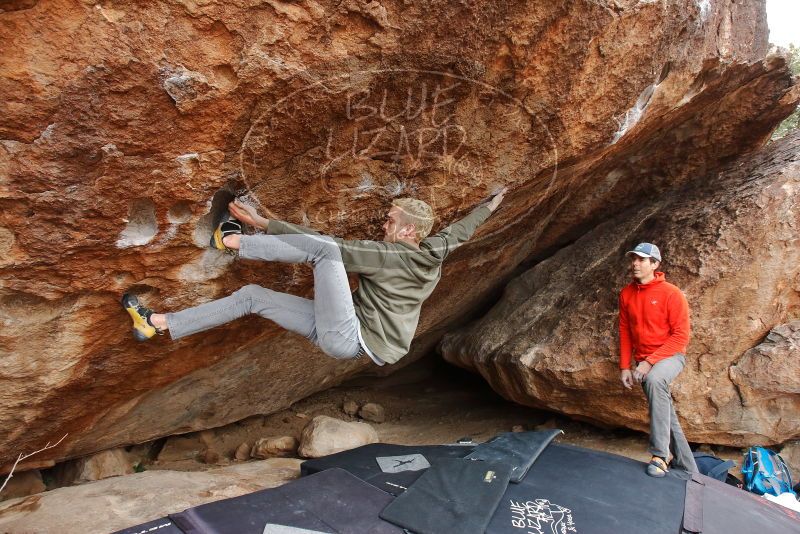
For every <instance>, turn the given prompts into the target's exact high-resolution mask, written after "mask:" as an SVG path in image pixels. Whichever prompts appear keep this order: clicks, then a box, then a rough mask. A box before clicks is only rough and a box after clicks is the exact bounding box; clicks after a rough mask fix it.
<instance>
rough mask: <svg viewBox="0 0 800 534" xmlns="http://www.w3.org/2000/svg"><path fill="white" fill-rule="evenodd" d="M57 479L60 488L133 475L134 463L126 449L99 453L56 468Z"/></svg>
mask: <svg viewBox="0 0 800 534" xmlns="http://www.w3.org/2000/svg"><path fill="white" fill-rule="evenodd" d="M54 473H55V479H56V482H57V483H58V485H60V486H71V485H73V484H79V483H83V482H91V481H94V480H102V479H104V478H109V477H116V476H121V475H129V474H131V473H133V462H132V461H131V458H130V457H129V456H128V454H127V453H126V452H125V450H124V449H113V450H109V451H103V452H98V453H97V454H92V455H90V456H87V457H84V458H78V459H77V460H70V461H67V462H64V463H62V464H59V465H58V466H56V468H55V470H54Z"/></svg>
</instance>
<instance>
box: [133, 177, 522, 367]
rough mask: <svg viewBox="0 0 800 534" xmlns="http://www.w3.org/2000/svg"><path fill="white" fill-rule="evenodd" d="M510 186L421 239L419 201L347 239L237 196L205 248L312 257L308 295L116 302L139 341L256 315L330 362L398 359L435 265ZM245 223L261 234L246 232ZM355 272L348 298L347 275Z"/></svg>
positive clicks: (425, 208) (256, 293) (402, 204)
mask: <svg viewBox="0 0 800 534" xmlns="http://www.w3.org/2000/svg"><path fill="white" fill-rule="evenodd" d="M506 192H507V189H503V190H502V191H500V192H498V193H497V194H495V195H494V196H493V197H492V199H491V200H490V201H489V202H487V203H486V204H484V205H482V206H480V207H478V208H477V209H475V210H474V211H472V212H471V213H470V214H469V215H467V216H466V217H464V218H463V219H461V220H460V221H458V222H455V223H453V224H451V225H450V226H448V227H447V228H445V229H443V230H442V231H440V232H439V233H437V234H434V235H432V236H428V234H429V233H430V231H431V228H432V227H433V220H434V214H433V210H432V209H431V207H430V206H429V205H428V204H426V203H425V202H423V201H421V200H417V199H413V198H401V199H397V200H395V201H394V202H392V206H391V208H390V209H389V211H388V213H387V215H386V222H385V223H384V225H383V230H384V233H385V234H384V238H383V241H369V240H344V239H340V238H335V237H329V236H325V235H321V234H319V233H318V232H316V231H314V230H312V229H310V228H305V227H303V226H299V225H296V224H291V223H287V222H283V221H279V220H274V219H266V218H264V217H262V216H261V215H259V214H258V212H257V210H256V209H255V208H253V207H252V206H248V205H246V204H244V203H241V202H240V201H238V200H237V201H234V202H231V203H230V204H229V205H228V208H229V213H230V217H228V218H227V220H224V221H223V222H222V223H221V224H220V225H219V226H218V227H217V229H216V230H215V232H214V234H213V236H212V238H211V246H212V247H213V248H216V249H220V250H226V251H232V252H233V253H237V254H238V255H239V257H240V258H242V259H250V260H261V261H278V262H284V263H311V264H312V265H313V269H314V299H313V300H309V299H305V298H301V297H297V296H294V295H289V294H286V293H279V292H277V291H272V290H270V289H267V288H264V287H260V286H257V285H252V284H251V285H247V286H244V287H243V288H241V289H239V290H238V291H235V292H234V293H232V294H231V295H229V296H227V297H224V298H221V299H218V300H214V301H211V302H207V303H205V304H201V305H199V306H195V307H193V308H188V309H185V310H182V311H178V312H173V313H154V312H153V311H152V310H151V309H149V308H146V307H145V306H144V305H142V304H141V303H139V301H138V299H137V297H136V296H135V295H132V294H129V293H126V294H125V295H123V297H122V305H123V307H124V308H125V309H126V310H127V311H128V313H129V314H130V315H131V317H132V319H133V334H134V337H135V338H136V339H137V340H139V341H145V340H147V339H150V338H151V337H153V336H154V335H155V334H157V333H164V332H166V331H169V333H170V336H171V337H172V339H179V338H182V337H184V336H188V335H190V334H194V333H197V332H202V331H204V330H208V329H210V328H214V327H216V326H219V325H222V324H225V323H229V322H231V321H233V320H235V319H238V318H240V317H243V316H245V315H247V314H251V313H253V314H258V315H260V316H262V317H264V318H266V319H270V320H272V321H274V322H275V323H277V324H278V325H280V326H282V327H283V328H285V329H287V330H291V331H292V332H296V333H298V334H300V335H302V336H304V337H306V338H308V339H309V340H310V341H311V342H312V343H314V344H316V345H317V346H318V347H319V348H320V349H322V351H323V352H325V353H326V354H328V355H329V356H332V357H333V358H337V359H350V358H359V357H361V356H363V355H366V356H368V357H369V358H370V359H372V360H373V361H374V362H375V363H376V364H378V365H383V364H384V363H395V362H397V361H398V360H399V359H400V358H402V357H403V356H405V355H406V354H407V353H408V350H409V347H410V345H411V340H412V338H413V337H414V332H415V331H416V328H417V323H418V321H419V315H420V309H421V307H422V303H423V302H424V301H425V299H427V298H428V296H429V295H430V294H431V292H433V289H434V288H435V287H436V285H437V283H438V282H439V279H440V278H441V273H442V262H443V261H444V259H445V258H446V257H447V255H448V254H450V253H451V252H452V251H453V250H455V248H456V247H458V246H459V245H460V244H461V243H463V242H465V241H467V240H468V239H469V238H470V237H472V234H473V233H474V232H475V230H476V229H477V228H478V226H479V225H481V224H482V223H483V222H484V221H485V220H486V219H487V218H488V217H489V215H490V214H491V213H492V212H494V211H495V210H496V209H497V207H498V206H499V205H500V203H501V202H502V201H503V197H504V195H505V194H506ZM242 223H244V224H247V225H249V226H252V227H254V228H260V229H263V230H265V231H266V234H258V235H244V234H242ZM348 272H352V273H358V274H359V284H358V289H356V290H355V292H353V293H352V294H351V292H350V286H349V284H348V280H347V273H348Z"/></svg>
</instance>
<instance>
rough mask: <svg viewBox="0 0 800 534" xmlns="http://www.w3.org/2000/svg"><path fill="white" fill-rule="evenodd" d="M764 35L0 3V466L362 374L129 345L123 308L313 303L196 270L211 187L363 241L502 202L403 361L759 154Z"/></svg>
mask: <svg viewBox="0 0 800 534" xmlns="http://www.w3.org/2000/svg"><path fill="white" fill-rule="evenodd" d="M766 35H767V30H766V23H765V12H764V4H763V2H761V1H755V2H749V3H745V4H743V3H741V2H733V1H732V0H720V1H715V2H705V1H701V2H695V1H694V0H670V1H666V0H665V1H663V2H638V1H633V0H630V1H624V0H616V1H614V0H609V1H608V2H602V1H600V2H598V1H597V0H591V1H590V0H585V1H576V2H564V3H560V4H559V3H551V2H531V1H523V0H517V1H510V2H489V1H474V2H462V1H456V0H438V1H431V2H402V3H401V2H388V1H387V2H383V3H381V2H378V1H371V2H366V1H363V0H347V1H345V2H339V1H315V0H302V1H298V2H281V1H280V0H271V1H268V2H242V1H240V2H219V1H207V2H170V3H157V4H152V3H140V2H133V1H128V2H124V1H115V2H104V3H92V2H81V3H76V2H66V1H57V0H53V1H48V2H44V1H36V0H26V1H16V2H14V1H12V2H4V3H3V4H2V6H1V7H0V40H2V42H3V43H4V47H3V54H2V58H1V59H0V73H2V77H1V78H0V94H1V95H2V98H0V116H2V117H3V118H2V121H1V122H0V280H1V282H0V319H1V320H2V333H1V334H0V335H1V336H2V337H0V341H2V349H0V350H2V351H3V352H2V354H0V399H2V400H1V401H0V427H2V428H3V429H4V432H2V433H0V464H3V463H6V464H7V465H8V462H10V461H11V460H12V459H13V458H15V457H16V455H17V453H19V452H30V451H33V450H36V449H38V448H40V447H42V446H44V445H45V444H46V443H47V442H48V441H50V442H55V441H56V440H58V439H60V438H61V436H62V435H64V434H68V437H67V438H66V439H65V440H64V441H63V442H62V443H61V444H60V445H59V447H57V448H55V449H49V450H47V451H44V452H42V453H40V454H39V455H37V456H36V457H35V458H34V460H38V461H39V462H40V463H43V464H45V465H46V464H47V463H48V462H52V461H53V460H55V459H63V458H66V457H73V456H79V455H83V454H87V453H90V452H93V451H96V450H101V449H105V448H109V447H113V446H117V445H121V444H127V443H134V442H140V441H145V440H149V439H153V438H156V437H159V436H163V435H167V434H174V433H180V432H188V431H193V430H198V429H202V428H208V427H213V426H218V425H222V424H225V423H228V422H230V421H234V420H237V419H241V418H244V417H247V416H249V415H252V414H255V413H268V412H271V411H274V410H276V409H278V408H280V407H283V406H286V405H288V404H290V403H292V402H294V401H296V400H298V399H300V398H302V397H305V396H307V395H308V394H310V393H313V392H315V391H318V390H320V389H324V388H327V387H330V386H333V385H335V384H337V383H339V382H341V381H342V380H343V379H345V378H347V377H348V376H351V375H353V374H355V373H358V372H362V371H364V370H367V369H369V364H367V363H358V362H336V361H334V360H332V359H330V358H326V357H325V356H323V355H321V354H320V353H319V352H318V351H316V350H315V349H314V348H313V347H312V346H311V345H310V344H309V343H307V342H306V341H305V340H303V339H300V338H298V337H297V336H295V335H291V334H287V333H285V332H282V331H280V330H279V329H278V328H277V327H275V326H274V325H271V324H269V323H266V322H265V321H263V320H260V319H257V318H248V319H244V320H241V321H239V322H237V323H236V324H235V325H231V326H229V327H226V328H220V329H217V330H215V331H213V332H209V333H207V334H203V335H198V336H193V337H191V338H188V339H186V340H183V341H181V342H179V343H170V342H168V341H167V340H162V339H158V340H155V341H153V342H150V343H148V344H145V345H136V344H135V343H134V342H133V341H132V340H131V338H130V336H129V333H128V328H129V325H128V322H127V317H126V316H125V315H124V314H123V313H122V311H121V309H120V308H119V305H118V303H117V300H118V298H119V295H120V293H122V292H123V291H124V290H127V289H133V290H134V291H136V292H138V293H139V294H140V295H142V296H143V298H144V299H145V300H146V301H147V302H148V303H149V304H150V305H152V306H154V307H156V308H158V309H160V310H172V309H176V308H181V307H184V306H188V305H193V304H197V303H200V302H204V301H207V300H209V299H212V298H215V297H218V296H221V295H224V294H226V293H228V292H230V291H232V290H234V289H237V288H239V287H241V286H242V285H244V284H246V283H258V284H262V285H266V286H269V287H271V288H272V289H276V290H282V291H289V292H292V293H295V294H299V295H303V296H310V295H311V277H310V273H309V270H308V269H307V268H305V267H303V266H285V265H265V264H254V263H247V262H232V261H231V260H230V259H229V258H228V257H226V256H223V255H221V254H219V253H217V252H213V251H209V250H204V249H203V246H204V245H205V243H206V241H207V237H208V235H209V233H210V231H211V221H212V219H213V217H214V215H215V214H216V213H218V212H219V211H220V209H221V208H222V206H223V205H224V201H225V199H226V197H229V196H230V191H233V190H237V189H243V190H245V191H246V192H247V193H248V194H249V195H250V196H251V198H254V199H256V200H257V201H258V202H259V203H260V204H261V205H262V207H263V208H265V209H268V210H271V211H272V212H274V213H275V214H277V215H278V216H280V217H282V218H286V219H288V220H291V221H295V222H309V223H310V224H313V225H315V226H317V227H318V228H319V229H320V230H322V231H326V232H331V233H336V234H339V235H343V236H345V237H356V236H358V237H370V238H380V236H381V233H380V223H381V219H382V214H383V212H384V211H385V209H386V207H387V205H388V201H389V200H390V199H391V198H392V197H394V196H397V195H406V194H409V195H417V196H420V197H422V198H424V199H426V200H428V201H430V202H431V203H432V204H433V205H434V206H435V208H436V209H437V212H438V214H439V218H440V220H439V225H440V226H443V225H444V224H445V223H447V222H449V221H450V220H452V219H453V218H454V217H456V216H460V215H462V214H463V213H465V212H466V211H467V210H469V209H470V208H471V207H472V206H474V205H475V204H476V203H477V202H479V201H480V200H481V199H484V198H485V197H486V196H487V195H488V194H489V193H490V192H491V191H492V190H493V189H494V188H495V187H498V186H500V185H509V186H511V187H512V189H513V190H514V191H513V193H512V194H511V195H510V196H509V198H508V200H507V202H506V204H505V205H504V208H503V210H501V212H500V213H498V214H496V215H495V216H494V217H493V218H492V219H491V220H490V222H489V223H488V224H487V225H486V227H485V228H484V229H482V230H481V233H480V234H479V236H478V238H477V239H475V240H474V241H473V242H472V243H471V244H469V245H468V246H465V247H463V248H462V249H460V250H459V251H458V252H457V253H456V254H454V255H453V257H452V258H450V259H449V260H448V264H447V266H446V269H445V274H444V280H443V281H442V283H441V284H440V286H439V288H438V289H437V292H436V293H435V295H434V296H433V297H432V299H431V300H429V302H428V303H427V304H426V306H425V308H424V309H423V316H422V319H421V323H420V328H419V334H420V336H419V338H418V340H417V342H415V346H414V349H413V353H412V355H410V356H409V357H408V358H407V359H406V360H405V361H412V360H413V359H414V358H416V357H419V356H420V355H421V354H423V353H424V352H425V351H426V350H427V349H429V348H430V347H431V346H432V345H433V344H434V343H435V342H436V341H437V340H438V338H439V337H440V335H441V333H442V332H443V331H444V330H445V329H447V328H448V327H449V326H451V325H452V324H454V322H458V321H463V320H464V319H465V318H466V317H467V316H468V314H469V313H470V312H471V311H472V310H474V309H475V308H476V306H478V305H480V304H481V303H483V302H485V301H486V300H487V298H489V297H490V296H491V294H492V292H493V291H494V290H496V289H497V288H498V287H500V286H501V285H502V283H503V282H504V281H505V280H506V279H507V278H508V277H509V276H510V274H511V273H512V272H513V270H514V269H515V268H516V266H517V265H518V264H519V263H520V262H521V261H523V260H525V259H526V258H530V257H534V258H537V257H542V256H545V255H547V253H548V251H550V250H553V249H554V248H555V247H557V246H558V245H559V244H561V243H563V242H564V241H566V240H571V239H574V238H575V237H576V236H578V235H580V234H581V233H582V232H584V231H585V229H586V228H587V227H591V226H592V225H594V224H597V222H598V221H600V220H603V219H606V218H608V217H609V216H610V215H612V214H614V213H617V212H619V211H620V210H623V209H627V208H628V207H629V206H631V205H635V204H636V203H637V202H639V200H640V199H641V198H642V197H644V196H646V194H649V193H651V192H652V191H653V190H657V191H665V190H668V189H671V188H674V187H677V186H679V185H680V184H682V183H684V182H685V181H686V179H687V178H688V177H690V176H693V175H697V174H698V173H700V174H703V175H706V174H707V173H710V172H712V170H713V169H714V168H716V167H718V166H719V164H720V162H722V161H725V160H727V159H730V158H732V157H734V156H736V155H737V154H740V153H742V152H744V151H748V150H751V149H753V148H754V147H757V146H758V145H759V144H760V143H761V142H763V140H764V139H765V138H766V136H768V135H769V132H770V131H771V129H772V128H773V127H774V126H775V124H777V122H778V121H779V120H780V119H781V118H782V117H784V116H785V115H787V114H788V113H789V112H790V111H791V109H792V107H793V105H794V103H795V102H796V100H797V95H796V93H790V92H789V90H790V86H791V78H790V76H789V74H788V72H787V69H786V66H785V64H784V62H783V60H782V59H781V58H777V57H776V58H771V59H769V60H766V61H762V59H763V58H764V56H765V54H766V51H767V50H766V47H767V41H766ZM687 154H691V157H687ZM677 163H680V165H678V164H677ZM662 168H663V169H665V171H661V170H660V169H662ZM656 170H657V171H658V172H656ZM667 170H668V171H667ZM226 191H227V193H226ZM30 465H31V464H28V466H30ZM0 471H2V468H0Z"/></svg>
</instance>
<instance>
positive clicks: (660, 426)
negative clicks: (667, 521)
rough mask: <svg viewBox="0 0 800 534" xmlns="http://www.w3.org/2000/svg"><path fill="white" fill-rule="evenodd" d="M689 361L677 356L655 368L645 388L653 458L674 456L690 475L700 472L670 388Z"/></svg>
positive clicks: (649, 374)
mask: <svg viewBox="0 0 800 534" xmlns="http://www.w3.org/2000/svg"><path fill="white" fill-rule="evenodd" d="M684 365H686V358H685V357H684V355H683V354H675V355H674V356H670V357H669V358H665V359H663V360H661V361H659V362H656V364H655V365H654V366H653V368H652V369H650V372H649V373H647V376H646V377H645V379H644V381H643V382H642V388H643V389H644V393H645V395H646V396H647V403H648V405H649V407H650V454H652V455H653V456H661V457H662V458H667V457H668V455H669V452H672V456H673V461H672V463H673V465H675V467H677V468H679V469H684V470H686V471H689V472H697V464H696V463H695V461H694V456H692V449H690V448H689V443H688V442H687V441H686V436H684V435H683V429H682V428H681V424H680V423H679V422H678V416H677V415H676V414H675V406H673V404H672V393H671V392H670V389H669V387H670V384H671V383H672V381H673V380H675V378H676V377H677V376H678V375H679V374H680V372H681V371H682V370H683V366H684Z"/></svg>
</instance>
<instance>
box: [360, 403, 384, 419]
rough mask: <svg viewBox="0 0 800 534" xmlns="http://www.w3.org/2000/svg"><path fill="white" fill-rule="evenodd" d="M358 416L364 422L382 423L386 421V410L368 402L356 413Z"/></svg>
mask: <svg viewBox="0 0 800 534" xmlns="http://www.w3.org/2000/svg"><path fill="white" fill-rule="evenodd" d="M358 415H359V416H360V417H361V419H364V420H365V421H370V422H372V423H383V422H384V421H386V410H384V408H383V406H381V405H380V404H378V403H375V402H368V403H366V404H365V405H364V406H362V407H361V409H360V410H359V411H358Z"/></svg>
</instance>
